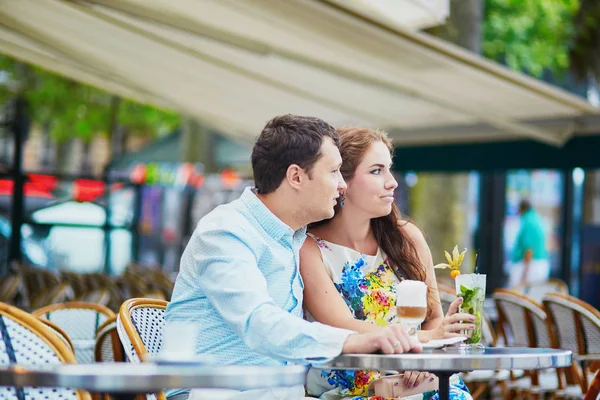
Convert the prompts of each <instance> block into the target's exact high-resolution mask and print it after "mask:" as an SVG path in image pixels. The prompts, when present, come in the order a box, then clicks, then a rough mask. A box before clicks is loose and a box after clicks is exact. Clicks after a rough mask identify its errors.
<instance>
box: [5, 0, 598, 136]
mask: <svg viewBox="0 0 600 400" xmlns="http://www.w3.org/2000/svg"><path fill="white" fill-rule="evenodd" d="M344 3H345V2H343V1H337V0H327V1H317V0H287V1H282V0H247V1H239V0H178V1H171V0H18V1H14V0H0V52H3V53H6V54H9V55H11V56H13V57H16V58H18V59H21V60H24V61H27V62H31V63H34V64H37V65H40V66H43V67H44V68H47V69H50V70H53V71H55V72H58V73H61V74H64V75H66V76H70V77H72V78H74V79H77V80H80V81H82V82H86V83H89V84H91V85H94V86H97V87H100V88H103V89H106V90H107V91H110V92H113V93H116V94H118V95H121V96H125V97H130V98H134V99H137V100H139V101H142V102H147V103H151V104H156V105H159V106H163V107H168V108H171V109H174V110H177V111H179V112H181V113H183V114H186V115H190V116H194V117H197V118H199V119H201V120H202V121H204V122H206V123H208V124H210V125H212V126H213V127H215V128H216V129H219V130H220V131H222V132H223V133H225V134H228V135H230V136H231V137H233V138H236V139H238V140H242V141H246V142H252V141H253V140H254V138H255V137H256V135H257V134H258V133H259V132H260V129H261V128H262V126H263V125H264V123H265V122H266V121H267V120H269V119H270V118H271V117H273V116H275V115H277V114H282V113H295V114H303V115H314V116H318V117H321V118H323V119H325V120H327V121H328V122H330V123H331V124H333V125H336V126H337V125H342V124H357V125H362V126H368V127H378V128H384V129H387V130H389V131H390V132H391V133H392V135H393V137H394V140H395V141H396V143H397V144H399V145H402V144H419V143H432V142H433V143H445V142H457V141H498V140H513V139H535V140H537V141H540V142H543V143H548V144H552V145H562V144H563V143H564V142H565V141H566V140H568V139H569V138H570V137H571V136H572V135H573V134H574V133H578V131H579V130H580V128H581V127H582V126H584V127H586V130H587V131H589V130H594V129H597V131H600V129H598V128H600V124H598V123H597V118H595V116H596V115H598V112H599V110H598V108H596V107H594V106H592V105H591V104H589V103H588V102H587V101H586V100H584V99H582V98H580V97H577V96H574V95H572V94H569V93H567V92H566V91H563V90H561V89H558V88H556V87H553V86H550V85H548V84H546V83H543V82H540V81H538V80H535V79H532V78H529V77H526V76H524V75H522V74H518V73H515V72H512V71H509V70H508V69H506V68H504V67H503V66H500V65H498V64H495V63H492V62H490V61H487V60H485V59H483V58H482V57H479V56H477V55H475V54H472V53H469V52H467V51H464V50H462V49H460V48H458V47H456V46H454V45H452V44H449V43H446V42H444V41H441V40H438V39H436V38H433V37H431V36H428V35H426V34H422V33H418V32H415V31H414V30H412V29H409V28H406V27H404V25H403V24H402V23H401V22H400V20H399V19H397V18H394V14H393V13H392V12H389V13H381V12H380V13H377V12H373V11H372V10H371V11H369V10H368V8H365V7H367V6H368V3H369V2H367V1H366V0H365V1H362V2H361V1H356V2H349V3H352V4H354V8H352V7H348V6H347V5H344ZM383 3H385V2H383ZM361 4H362V7H363V9H362V10H361V8H360V7H359V6H360V5H361ZM357 5H358V6H357ZM442 18H443V17H442ZM592 123H593V125H591V124H592Z"/></svg>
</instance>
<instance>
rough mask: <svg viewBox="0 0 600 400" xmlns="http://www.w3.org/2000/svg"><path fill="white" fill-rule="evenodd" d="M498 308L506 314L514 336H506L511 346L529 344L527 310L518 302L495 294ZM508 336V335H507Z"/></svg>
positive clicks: (525, 345) (505, 316)
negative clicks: (526, 320)
mask: <svg viewBox="0 0 600 400" xmlns="http://www.w3.org/2000/svg"><path fill="white" fill-rule="evenodd" d="M494 299H495V300H496V304H498V309H499V310H500V311H501V312H502V313H503V314H504V318H505V319H506V321H505V322H506V323H507V324H508V327H509V329H510V333H511V335H512V336H510V337H507V338H505V339H506V341H507V344H508V345H509V346H524V347H528V346H529V336H528V335H527V323H526V322H525V310H524V309H523V307H521V306H520V305H518V304H515V303H512V302H511V301H508V300H506V299H503V298H501V297H500V296H497V295H496V294H494ZM507 336H508V335H507Z"/></svg>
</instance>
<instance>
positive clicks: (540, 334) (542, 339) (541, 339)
mask: <svg viewBox="0 0 600 400" xmlns="http://www.w3.org/2000/svg"><path fill="white" fill-rule="evenodd" d="M545 314H546V313H544V317H542V316H540V315H539V314H538V313H531V320H532V322H533V329H534V330H535V341H536V344H537V347H543V348H550V347H552V341H551V339H550V335H549V333H548V325H547V322H546V316H545Z"/></svg>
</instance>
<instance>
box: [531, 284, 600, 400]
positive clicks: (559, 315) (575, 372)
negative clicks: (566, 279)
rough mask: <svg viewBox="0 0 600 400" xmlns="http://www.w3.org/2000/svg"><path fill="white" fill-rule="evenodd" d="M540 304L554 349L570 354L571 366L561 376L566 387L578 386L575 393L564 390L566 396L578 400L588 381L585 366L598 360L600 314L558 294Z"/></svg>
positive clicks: (550, 296)
mask: <svg viewBox="0 0 600 400" xmlns="http://www.w3.org/2000/svg"><path fill="white" fill-rule="evenodd" d="M543 304H544V308H545V309H546V312H547V313H548V316H549V324H550V326H551V329H554V332H555V335H554V337H555V338H556V342H555V347H559V348H561V349H566V350H571V351H572V352H573V355H574V357H573V358H574V363H573V366H572V367H571V368H570V369H565V371H564V372H565V376H566V378H567V383H573V384H577V383H579V386H578V387H577V391H576V392H573V391H571V390H567V393H566V396H576V397H580V396H582V394H583V393H586V392H587V390H588V386H589V382H590V380H591V373H590V370H589V365H588V364H589V363H590V362H594V361H598V360H600V311H598V310H597V309H595V308H594V307H593V306H592V305H590V304H588V303H586V302H584V301H582V300H580V299H578V298H576V297H573V296H569V295H566V294H560V293H549V294H547V295H546V296H545V297H544V299H543ZM578 364H580V366H581V369H580V368H579V365H578ZM569 380H570V381H571V382H569ZM568 389H569V388H568Z"/></svg>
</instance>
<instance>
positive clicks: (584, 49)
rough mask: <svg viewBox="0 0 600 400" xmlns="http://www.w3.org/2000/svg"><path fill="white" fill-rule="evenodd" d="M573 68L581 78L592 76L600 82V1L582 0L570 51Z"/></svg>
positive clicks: (576, 17)
mask: <svg viewBox="0 0 600 400" xmlns="http://www.w3.org/2000/svg"><path fill="white" fill-rule="evenodd" d="M569 56H570V59H571V69H572V70H573V72H574V73H575V75H576V76H577V77H578V78H579V79H580V80H586V79H588V78H589V77H592V78H594V79H595V80H596V82H600V2H598V0H581V7H580V8H579V11H578V12H577V15H576V16H575V21H574V33H573V41H572V45H571V51H570V53H569Z"/></svg>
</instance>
